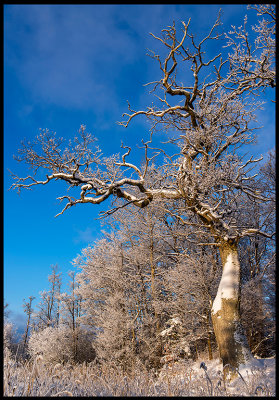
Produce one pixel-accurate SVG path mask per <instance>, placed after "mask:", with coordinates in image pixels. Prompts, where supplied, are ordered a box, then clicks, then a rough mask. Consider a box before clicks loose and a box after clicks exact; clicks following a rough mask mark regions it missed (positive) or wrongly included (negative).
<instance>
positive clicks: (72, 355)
mask: <svg viewBox="0 0 279 400" xmlns="http://www.w3.org/2000/svg"><path fill="white" fill-rule="evenodd" d="M74 335H75V339H76V340H74ZM74 343H76V344H77V345H76V346H74ZM28 351H29V354H30V355H31V357H32V358H34V357H36V355H38V354H41V355H42V356H43V359H44V361H45V362H50V363H56V362H67V361H79V362H82V361H91V360H92V359H94V357H95V353H94V350H93V348H92V340H90V335H89V333H87V332H85V331H83V330H78V331H76V332H75V333H74V332H73V331H72V330H71V329H70V328H68V327H66V326H65V327H64V326H62V327H58V328H54V327H48V328H45V329H44V330H42V331H40V332H33V333H32V334H31V336H30V339H29V343H28Z"/></svg>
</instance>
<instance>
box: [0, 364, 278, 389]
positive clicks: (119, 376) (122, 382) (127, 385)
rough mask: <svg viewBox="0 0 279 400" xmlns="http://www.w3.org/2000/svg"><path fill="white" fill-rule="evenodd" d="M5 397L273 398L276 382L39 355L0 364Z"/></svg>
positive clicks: (262, 375) (183, 367) (179, 367)
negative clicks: (48, 359) (127, 369)
mask: <svg viewBox="0 0 279 400" xmlns="http://www.w3.org/2000/svg"><path fill="white" fill-rule="evenodd" d="M3 395H4V396H9V397H13V396H18V397H21V396H26V397H27V396H28V397H30V396H31V397H32V396H35V397H36V396H42V397H75V396H77V397H89V396H91V397H92V396H121V397H123V396H199V397H200V396H234V395H235V396H275V382H274V383H273V381H272V380H270V379H268V377H267V375H266V372H265V370H264V369H262V370H258V371H254V372H253V373H252V374H250V375H249V376H248V375H247V376H241V377H240V376H239V378H238V379H237V380H235V381H234V382H233V383H229V382H224V380H223V378H222V374H218V371H217V370H216V368H215V369H214V371H213V370H210V368H208V370H207V371H205V370H203V369H199V368H198V367H197V363H196V364H195V366H194V364H192V367H191V364H187V363H184V364H183V363H180V364H175V365H172V366H169V367H168V368H165V369H163V370H162V371H161V373H160V374H159V375H158V376H156V375H155V374H152V373H151V372H147V371H144V370H143V369H141V370H140V369H139V370H138V371H134V373H133V376H129V375H127V374H125V373H123V372H122V371H121V370H120V368H118V367H115V366H114V367H113V366H103V367H101V366H99V365H96V364H94V363H93V364H92V363H91V364H85V363H84V364H80V365H75V366H73V365H70V364H66V365H61V364H55V365H47V364H45V363H44V361H43V359H42V358H41V357H37V358H36V359H35V360H34V361H27V362H24V363H23V364H20V363H18V362H16V361H14V360H12V359H9V360H8V361H7V360H6V361H5V365H4V393H3Z"/></svg>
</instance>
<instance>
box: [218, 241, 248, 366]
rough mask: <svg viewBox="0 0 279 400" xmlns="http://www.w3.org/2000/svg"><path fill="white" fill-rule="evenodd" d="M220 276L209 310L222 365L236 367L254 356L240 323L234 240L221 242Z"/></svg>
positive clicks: (237, 264)
mask: <svg viewBox="0 0 279 400" xmlns="http://www.w3.org/2000/svg"><path fill="white" fill-rule="evenodd" d="M219 249H220V255H221V260H222V265H223V273H222V278H221V281H220V284H219V288H218V292H217V295H216V298H215V300H214V302H213V305H212V309H211V317H212V322H213V328H214V332H215V336H216V340H217V344H218V348H219V353H220V358H221V359H222V361H223V366H225V365H227V364H229V366H230V367H233V368H239V366H240V364H245V363H247V362H248V361H249V360H250V359H251V358H253V356H252V354H251V352H250V349H249V346H248V342H247V339H246V336H245V334H244V331H243V328H242V326H241V323H240V314H239V300H240V263H239V258H238V249H237V242H235V241H225V240H222V241H220V247H219Z"/></svg>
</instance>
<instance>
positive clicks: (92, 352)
mask: <svg viewBox="0 0 279 400" xmlns="http://www.w3.org/2000/svg"><path fill="white" fill-rule="evenodd" d="M274 161H275V157H274V154H270V157H269V160H268V161H267V163H266V164H265V165H264V166H263V167H262V168H261V170H260V172H259V180H261V183H262V187H263V189H264V191H265V192H266V193H269V195H270V196H273V194H274V186H273V185H274V176H275V175H274V164H275V162H274ZM150 179H159V177H158V174H157V175H156V171H155V170H153V172H152V173H150ZM236 203H237V204H236ZM121 205H122V203H121V201H120V200H118V203H115V207H116V208H117V206H119V207H121ZM234 207H235V210H237V209H239V210H241V212H239V215H241V224H242V225H243V226H245V225H246V224H247V225H248V224H251V221H253V225H255V226H260V227H261V230H262V231H265V232H267V233H268V232H272V231H273V229H274V219H275V215H274V207H273V206H271V205H270V203H262V204H259V202H255V201H253V200H252V199H250V200H249V199H247V198H246V199H245V198H244V197H242V196H239V198H237V199H235V204H234ZM185 209H186V208H185V207H184V204H183V200H177V201H171V202H170V201H167V200H166V201H162V200H160V201H155V200H154V201H153V202H152V203H151V204H150V205H149V207H147V208H146V209H139V210H137V209H135V208H133V207H130V206H129V205H128V206H127V207H122V208H119V209H118V211H117V212H115V213H113V214H112V215H111V216H110V217H109V218H107V219H106V220H105V230H104V231H103V237H102V239H100V240H98V241H96V242H94V243H92V244H90V245H89V246H88V247H86V248H85V249H83V250H82V252H81V254H80V255H79V256H78V257H77V258H76V259H75V260H73V264H74V266H75V267H77V271H76V272H70V273H69V290H68V292H65V293H62V292H61V284H62V277H61V273H60V272H59V270H58V267H57V266H53V267H52V272H51V274H50V275H49V278H48V279H49V289H48V290H44V291H43V292H41V293H40V297H41V300H40V303H39V304H38V306H37V307H36V309H35V310H33V308H32V301H33V299H34V298H33V297H30V298H29V301H27V302H24V310H25V312H26V314H27V316H28V320H27V326H26V331H25V334H24V336H23V338H22V341H21V342H20V347H19V348H18V346H15V344H14V343H13V338H12V336H13V335H12V327H11V325H10V324H9V323H7V322H6V323H5V337H4V347H5V352H6V353H5V354H6V356H7V355H11V353H13V354H15V352H16V351H17V353H18V356H19V355H21V357H23V358H24V357H25V358H26V357H27V358H28V357H35V356H37V355H38V354H41V355H42V356H43V358H44V359H45V361H49V362H67V361H70V362H74V363H76V362H83V361H92V360H94V359H95V360H97V361H98V362H100V363H109V362H111V361H113V362H114V363H116V364H117V365H119V366H121V367H122V368H123V369H124V370H126V371H129V370H133V369H134V368H135V367H136V366H144V367H146V368H148V369H152V368H155V369H158V368H160V367H162V365H164V363H166V362H168V361H169V360H177V359H181V358H184V359H185V358H192V359H196V358H197V357H199V356H200V355H203V356H204V357H208V359H212V358H213V357H215V356H217V354H218V352H217V351H218V349H217V344H216V340H215V336H214V331H213V327H212V321H211V308H212V302H213V300H214V298H215V296H216V292H217V289H218V284H219V282H220V277H221V275H222V264H221V260H220V255H219V252H218V249H217V248H216V246H215V245H214V243H211V240H210V236H209V235H208V233H207V232H206V229H205V228H204V227H203V226H202V225H201V224H200V222H199V221H198V219H197V218H196V217H195V215H194V214H191V212H189V211H185ZM236 215H237V214H236V213H235V214H234V217H236ZM239 218H240V217H239ZM238 223H239V221H238ZM240 260H241V266H242V271H241V301H240V311H241V322H242V326H243V327H244V330H245V333H246V336H247V339H248V342H249V347H250V350H251V351H252V353H253V354H254V355H258V356H260V357H267V356H270V355H272V354H273V353H274V351H275V342H274V333H275V298H274V293H275V274H274V269H275V248H274V241H273V240H271V239H270V238H268V237H264V236H263V235H255V236H253V237H244V238H242V239H241V241H240Z"/></svg>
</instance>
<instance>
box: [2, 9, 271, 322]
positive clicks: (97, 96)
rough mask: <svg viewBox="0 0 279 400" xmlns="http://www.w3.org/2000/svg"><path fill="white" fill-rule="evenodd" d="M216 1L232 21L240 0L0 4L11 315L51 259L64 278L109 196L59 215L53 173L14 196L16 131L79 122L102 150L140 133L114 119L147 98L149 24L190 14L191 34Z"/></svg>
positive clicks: (95, 231) (96, 231)
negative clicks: (0, 14) (0, 7)
mask: <svg viewBox="0 0 279 400" xmlns="http://www.w3.org/2000/svg"><path fill="white" fill-rule="evenodd" d="M220 8H222V10H223V15H222V21H223V23H224V25H223V28H224V29H225V30H227V29H228V28H229V26H230V25H231V24H234V25H237V26H238V25H240V24H241V23H242V21H243V17H244V15H245V14H248V18H251V19H248V21H249V20H251V21H254V13H253V12H252V11H247V8H246V5H236V4H235V5H220V4H218V5H208V4H207V5H201V4H199V5H5V6H4V296H5V301H7V302H8V303H9V304H10V310H11V311H12V314H11V318H13V319H15V320H17V321H18V322H19V321H20V318H21V317H20V315H22V301H23V298H25V299H27V298H28V297H29V296H31V295H32V296H35V297H36V298H37V299H36V300H38V299H39V291H41V290H43V289H47V286H48V281H47V276H48V274H49V273H50V265H52V264H58V265H59V267H60V270H61V272H62V273H63V276H64V281H65V280H66V274H67V271H70V270H71V269H73V268H72V265H71V261H72V260H73V259H74V258H75V257H76V256H77V254H78V253H80V251H81V250H82V248H84V247H86V245H88V244H89V243H90V242H92V241H94V240H95V239H97V238H99V237H100V235H101V229H103V227H101V225H100V221H99V220H96V218H97V217H98V212H99V211H101V210H104V209H106V207H108V206H109V203H108V204H102V205H99V206H93V205H82V206H77V207H73V208H71V209H70V210H69V211H67V212H66V213H64V214H63V215H62V216H60V217H58V218H54V216H55V215H56V214H57V213H58V212H60V211H61V204H59V202H58V200H56V198H57V197H58V196H61V195H63V194H64V193H65V191H64V186H63V185H60V184H57V183H56V182H53V183H52V184H50V185H48V186H47V187H36V188H35V189H34V190H32V191H24V192H22V193H21V195H20V196H19V195H18V194H17V193H16V192H15V191H8V188H9V187H10V186H11V184H12V179H11V176H10V174H9V172H8V169H9V170H11V171H12V172H15V173H18V174H20V175H24V172H25V171H26V170H25V168H24V166H23V165H22V164H18V163H16V162H15V161H14V160H13V154H16V152H17V149H18V148H19V147H20V141H21V140H22V139H23V138H26V139H30V140H31V139H32V138H34V137H35V136H36V135H37V134H38V130H39V128H48V129H49V130H54V131H56V132H57V136H62V137H64V138H66V139H68V138H70V137H73V136H74V135H75V134H76V132H77V131H78V129H79V127H80V125H81V124H84V125H86V126H87V130H88V131H90V132H91V133H92V134H94V135H95V136H96V137H97V138H98V140H99V145H100V147H101V148H102V150H103V152H104V153H105V154H106V155H109V154H112V153H118V152H119V151H120V144H121V141H122V140H123V141H124V143H125V144H128V145H135V144H140V140H141V138H144V137H145V138H146V137H148V136H147V135H148V129H147V125H146V124H145V123H144V121H143V120H141V119H140V120H138V121H135V122H134V123H133V124H132V125H131V127H129V128H128V129H125V128H123V127H121V126H118V125H117V123H116V121H119V120H121V115H122V114H123V113H124V112H127V100H129V102H130V104H131V105H132V107H133V108H134V109H142V108H145V106H147V105H149V104H150V103H151V101H152V98H151V97H150V96H148V88H147V87H144V86H143V85H144V84H145V83H147V82H149V81H152V80H155V79H156V78H157V77H158V67H157V65H156V63H155V62H154V61H153V60H152V59H151V58H150V57H147V56H146V53H147V49H157V48H158V44H157V42H156V41H155V40H154V39H153V38H152V37H151V35H149V32H152V33H154V34H155V35H159V34H160V31H161V29H163V28H165V27H166V26H168V25H171V24H172V22H173V21H174V20H175V21H176V26H177V27H178V26H179V22H180V21H181V20H184V21H186V22H187V21H188V19H189V18H190V17H191V31H192V32H195V33H196V34H197V35H203V33H207V32H208V31H209V29H210V28H211V26H212V24H213V23H214V21H215V19H216V17H217V14H218V11H219V9H220ZM267 111H268V112H266V111H265V112H261V115H260V117H261V122H262V124H263V125H264V129H263V130H261V131H260V132H259V142H258V144H257V145H256V146H255V147H254V149H253V152H254V153H255V154H266V152H267V151H268V150H269V149H271V148H273V147H274V141H275V138H274V137H275V133H274V106H272V105H270V104H269V105H268V106H267Z"/></svg>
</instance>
